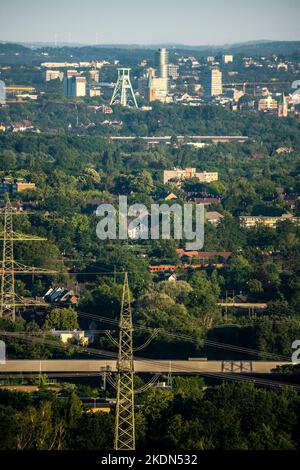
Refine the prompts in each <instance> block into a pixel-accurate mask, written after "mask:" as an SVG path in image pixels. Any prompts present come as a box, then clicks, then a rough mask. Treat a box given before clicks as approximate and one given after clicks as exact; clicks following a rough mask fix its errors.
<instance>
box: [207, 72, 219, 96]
mask: <svg viewBox="0 0 300 470" xmlns="http://www.w3.org/2000/svg"><path fill="white" fill-rule="evenodd" d="M222 93H223V84H222V72H221V71H220V70H219V69H216V68H213V69H210V70H208V72H207V73H206V75H205V78H204V94H205V96H206V97H210V98H211V97H214V96H220V95H222Z"/></svg>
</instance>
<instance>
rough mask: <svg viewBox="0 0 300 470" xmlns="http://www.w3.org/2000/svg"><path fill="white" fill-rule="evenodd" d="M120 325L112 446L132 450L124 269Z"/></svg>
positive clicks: (130, 368) (131, 374)
mask: <svg viewBox="0 0 300 470" xmlns="http://www.w3.org/2000/svg"><path fill="white" fill-rule="evenodd" d="M119 328H120V332H119V353H118V360H117V404H116V427H115V445H114V448H115V450H135V422H134V386H133V377H134V362H133V349H132V332H133V326H132V313H131V305H130V291H129V284H128V274H127V273H125V278H124V286H123V295H122V304H121V314H120V324H119Z"/></svg>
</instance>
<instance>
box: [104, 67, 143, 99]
mask: <svg viewBox="0 0 300 470" xmlns="http://www.w3.org/2000/svg"><path fill="white" fill-rule="evenodd" d="M130 70H131V69H130V68H119V69H118V80H117V83H116V86H115V89H114V92H113V96H112V99H111V102H110V105H111V106H112V105H114V104H120V105H122V106H126V107H128V108H130V107H131V108H137V107H138V105H137V102H136V98H135V95H134V93H133V89H132V85H131V81H130Z"/></svg>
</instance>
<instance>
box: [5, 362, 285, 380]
mask: <svg viewBox="0 0 300 470" xmlns="http://www.w3.org/2000/svg"><path fill="white" fill-rule="evenodd" d="M282 365H291V362H283V361H281V362H279V361H247V360H243V361H231V360H229V361H228V360H223V361H207V360H205V359H190V360H177V359H176V360H164V359H139V360H135V363H134V367H135V371H136V372H144V373H169V372H172V373H174V374H175V373H177V374H180V373H184V374H199V375H201V373H203V374H204V375H205V374H206V373H240V374H251V373H254V374H268V373H271V371H272V369H275V368H276V367H277V366H282ZM105 369H108V370H110V371H111V372H116V360H110V359H108V360H106V359H80V360H78V359H75V360H73V359H62V360H60V359H58V360H57V359H50V360H27V359H23V360H18V359H17V360H7V361H6V363H5V364H0V377H1V374H5V375H16V374H35V373H36V374H47V373H49V374H51V373H62V374H63V373H64V374H66V373H71V374H75V373H76V374H89V373H91V374H94V373H98V372H99V373H101V372H103V371H104V370H105Z"/></svg>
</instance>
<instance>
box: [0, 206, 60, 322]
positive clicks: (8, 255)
mask: <svg viewBox="0 0 300 470" xmlns="http://www.w3.org/2000/svg"><path fill="white" fill-rule="evenodd" d="M1 212H2V214H3V215H4V226H3V231H1V232H0V240H3V250H2V265H1V271H0V274H1V297H0V318H1V317H3V316H7V317H9V318H11V320H12V321H15V319H16V308H17V307H24V306H26V305H30V306H34V305H36V304H38V302H31V303H30V304H26V302H22V301H21V300H20V299H18V298H17V296H16V291H15V274H46V273H52V272H53V273H54V271H48V270H44V269H40V268H39V269H37V268H34V267H31V266H25V265H23V264H20V263H17V262H16V261H15V258H14V241H40V240H46V239H45V238H41V237H36V236H34V235H25V234H23V233H18V232H14V229H13V215H14V211H13V208H12V205H11V202H10V199H9V197H7V201H6V204H5V209H4V211H1ZM1 212H0V213H1Z"/></svg>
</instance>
